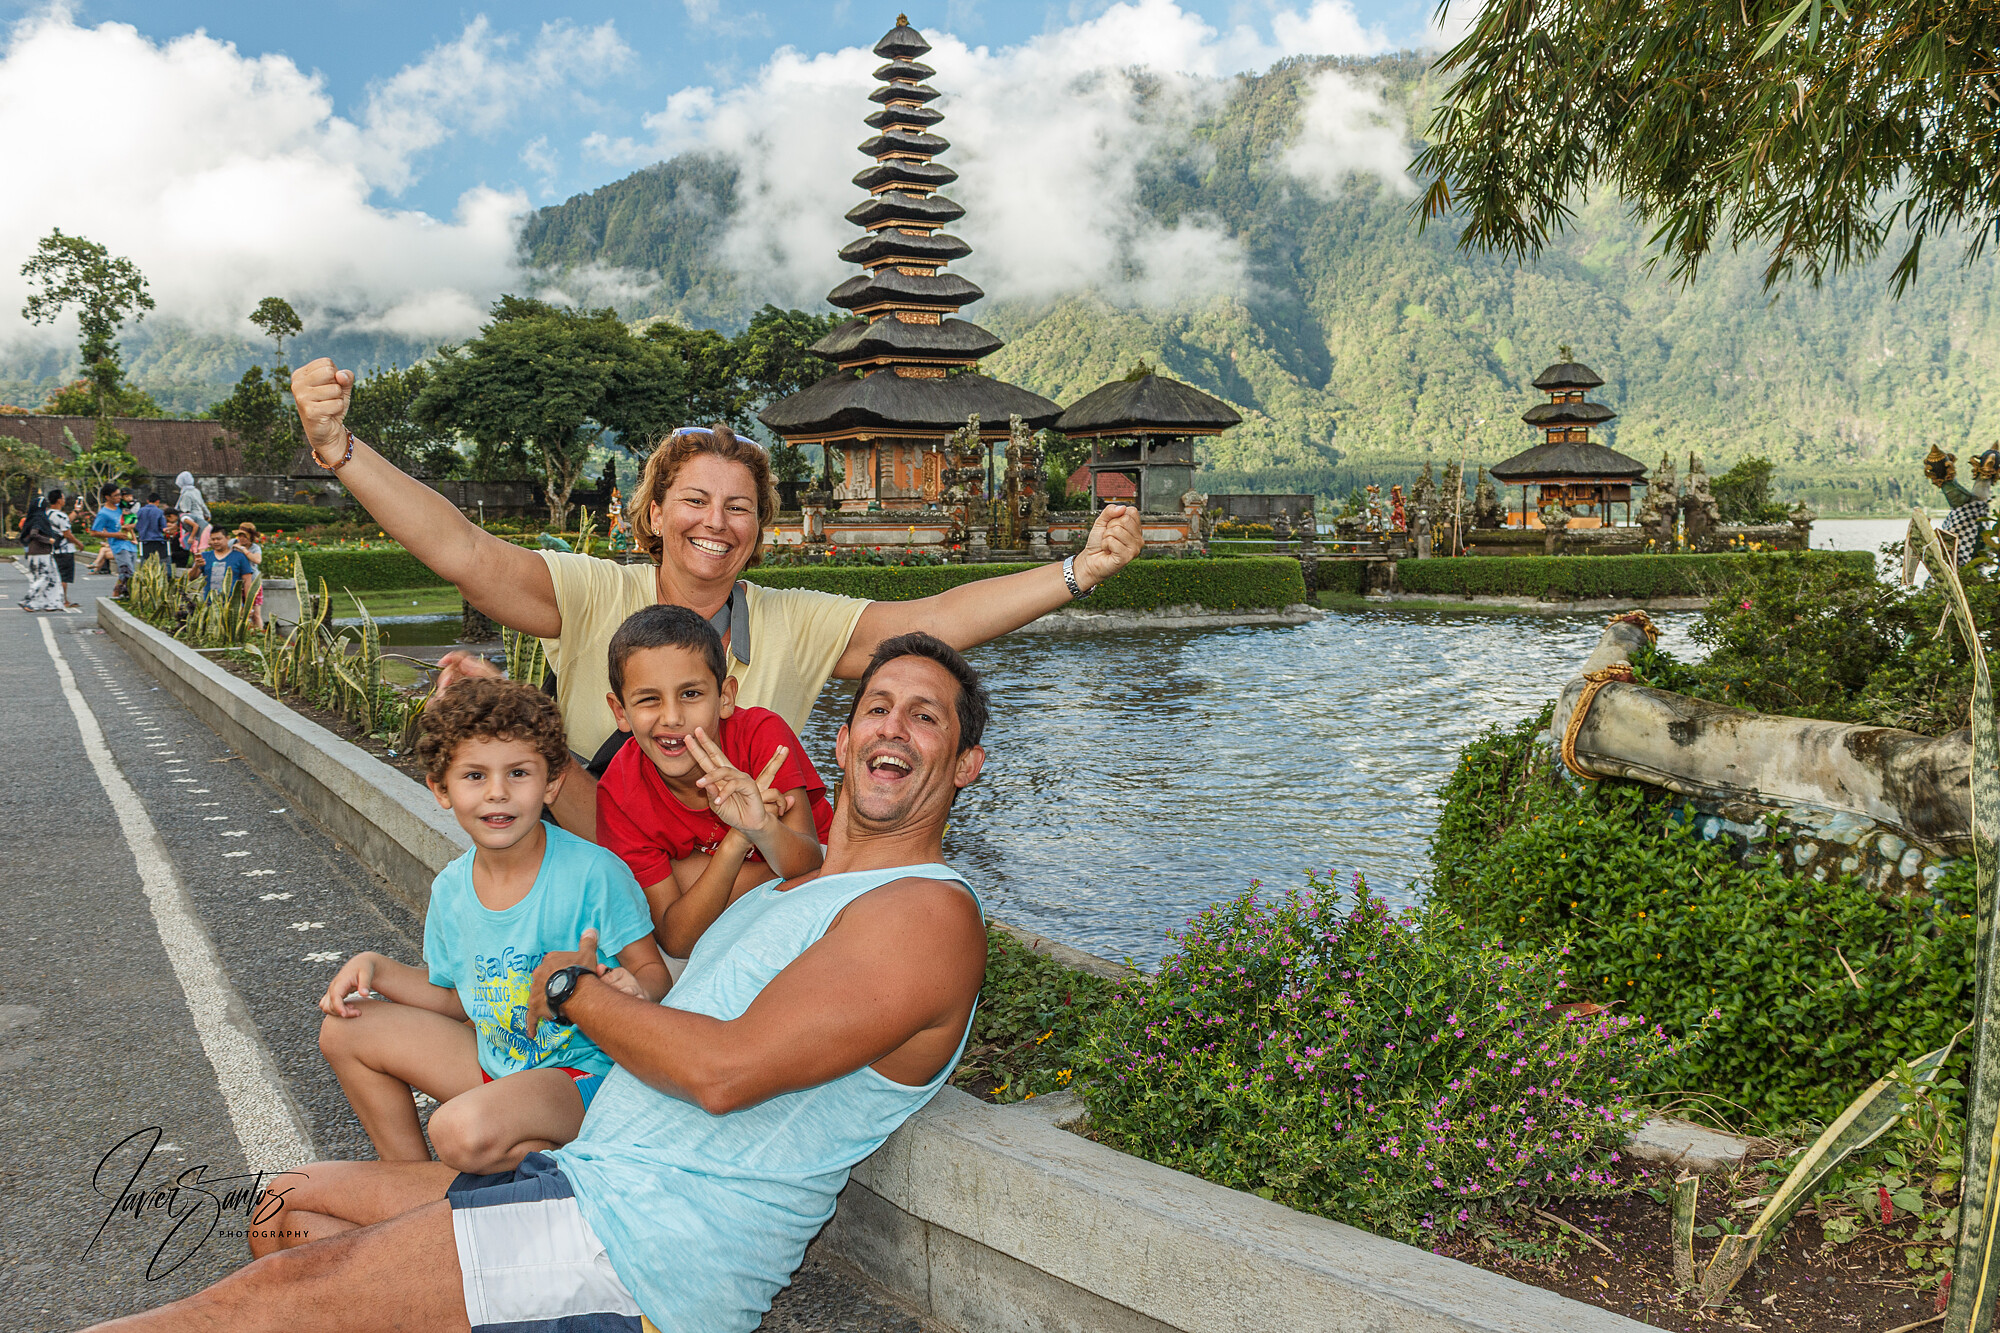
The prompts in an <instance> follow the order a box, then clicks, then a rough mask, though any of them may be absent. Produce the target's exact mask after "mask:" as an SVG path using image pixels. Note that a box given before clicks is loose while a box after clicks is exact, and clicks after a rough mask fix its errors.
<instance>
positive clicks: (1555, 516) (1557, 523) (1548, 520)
mask: <svg viewBox="0 0 2000 1333" xmlns="http://www.w3.org/2000/svg"><path fill="white" fill-rule="evenodd" d="M1539 517H1540V518H1541V520H1542V528H1543V529H1544V530H1545V531H1548V532H1553V533H1554V534H1556V535H1557V536H1558V537H1560V536H1562V534H1563V533H1564V532H1566V531H1568V530H1569V510H1567V509H1564V508H1563V507H1562V506H1561V505H1559V504H1557V503H1555V502H1554V501H1550V502H1549V503H1548V504H1545V505H1543V506H1542V508H1541V512H1540V515H1539Z"/></svg>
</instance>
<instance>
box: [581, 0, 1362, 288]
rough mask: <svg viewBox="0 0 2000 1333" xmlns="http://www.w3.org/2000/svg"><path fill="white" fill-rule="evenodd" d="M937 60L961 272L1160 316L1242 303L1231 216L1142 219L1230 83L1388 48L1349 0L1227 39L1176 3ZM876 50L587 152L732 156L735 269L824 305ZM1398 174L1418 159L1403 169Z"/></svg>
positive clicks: (684, 110)
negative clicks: (1198, 304) (1282, 67)
mask: <svg viewBox="0 0 2000 1333" xmlns="http://www.w3.org/2000/svg"><path fill="white" fill-rule="evenodd" d="M925 36H926V37H927V38H928V39H929V40H930V42H931V43H932V46H933V50H932V51H931V52H930V54H929V55H927V56H925V57H924V61H925V63H927V64H930V65H932V66H933V67H935V68H936V69H937V70H938V74H937V77H936V78H935V80H933V82H934V84H935V86H936V87H937V88H938V89H939V91H940V92H941V93H943V94H944V95H943V96H942V97H941V98H940V99H939V101H938V102H937V103H935V105H936V106H937V107H938V109H939V110H941V111H942V112H943V113H944V116H945V119H944V123H943V124H942V125H941V126H939V131H938V132H939V133H941V134H943V135H944V136H945V137H946V138H948V139H949V140H951V142H952V145H953V147H952V149H951V151H950V152H949V153H947V154H945V155H944V157H943V158H942V159H941V160H942V161H943V162H945V163H947V164H949V165H950V166H952V167H953V168H954V169H956V170H957V171H958V172H959V173H960V177H961V179H960V180H959V181H958V182H957V184H955V185H953V186H952V187H951V188H950V189H949V190H948V191H947V193H948V194H949V195H950V196H951V197H952V198H954V199H957V200H958V201H959V202H960V203H962V204H964V205H965V207H966V209H967V216H966V218H965V219H964V221H962V222H960V223H958V224H955V225H954V226H953V227H952V230H953V231H954V232H956V233H957V234H959V235H962V236H964V237H965V239H966V240H967V241H968V242H970V243H971V245H972V247H973V251H974V253H973V255H972V257H971V258H970V259H969V260H967V261H966V262H965V263H963V264H961V265H957V266H955V269H956V270H962V271H963V272H964V274H965V276H967V277H969V278H971V279H972V280H973V281H975V282H978V283H979V284H980V285H981V286H983V287H985V288H986V289H987V290H988V291H990V292H993V293H994V294H995V295H996V296H1003V297H1007V298H1035V297H1044V296H1051V295H1055V294H1058V293H1064V292H1073V291H1081V290H1085V289H1094V290H1096V291H1098V292H1099V293H1100V294H1102V295H1104V296H1106V297H1108V298H1109V299H1112V300H1115V301H1133V302H1142V303H1145V304H1149V305H1163V304H1172V303H1173V302H1175V301H1179V300H1185V299H1189V298H1194V297H1200V296H1205V295H1209V294H1211V293H1214V292H1217V291H1228V290H1240V289H1242V288H1243V287H1244V286H1245V285H1246V284H1247V279H1246V276H1245V271H1244V258H1243V254H1242V251H1241V248H1240V247H1239V246H1238V245H1237V244H1236V243H1235V242H1234V241H1233V240H1231V239H1230V238H1229V237H1228V236H1227V234H1226V233H1225V231H1224V229H1223V228H1222V227H1221V226H1220V224H1219V223H1218V222H1216V221H1215V220H1213V219H1206V218H1183V219H1181V220H1179V221H1178V222H1177V223H1176V224H1174V225H1172V226H1163V225H1161V224H1160V223H1158V222H1155V221H1153V220H1152V219H1151V218H1149V217H1148V216H1146V215H1145V213H1144V211H1143V209H1142V208H1141V206H1140V185H1141V182H1140V167H1141V165H1142V164H1143V163H1144V162H1145V161H1146V160H1147V159H1148V158H1149V157H1151V156H1153V155H1154V154H1155V153H1157V152H1159V151H1160V150H1162V149H1168V148H1183V147H1185V146H1186V145H1187V143H1188V142H1189V138H1190V130H1191V129H1192V127H1193V125H1194V124H1195V122H1196V121H1198V120H1199V119H1200V118H1201V117H1202V116H1203V115H1205V114H1207V113H1209V112H1211V111H1213V110H1214V109H1216V108H1217V107H1219V106H1220V104H1221V101H1222V99H1223V98H1225V97H1226V96H1227V95H1228V93H1229V89H1230V84H1229V81H1228V80H1229V78H1230V76H1232V75H1234V74H1237V73H1240V72H1243V71H1246V70H1255V69H1262V68H1265V67H1267V66H1268V65H1270V64H1271V63H1272V62H1273V61H1275V60H1278V59H1280V58H1282V57H1285V56H1290V55H1365V54H1373V53H1376V52H1379V51H1382V50H1385V49H1387V47H1388V41H1387V39H1386V38H1385V37H1384V36H1383V35H1382V34H1381V32H1380V31H1379V30H1375V29H1366V28H1363V27H1362V25H1361V23H1360V22H1359V20H1358V19H1357V18H1356V17H1355V15H1354V11H1353V9H1352V7H1351V6H1350V5H1349V4H1348V3H1346V0H1317V2H1316V3H1313V4H1311V5H1310V6H1309V7H1307V8H1304V9H1282V10H1278V11H1276V12H1275V13H1274V14H1273V15H1272V17H1271V19H1270V24H1269V34H1268V36H1266V35H1263V34H1260V33H1259V32H1258V31H1257V30H1256V29H1254V28H1252V27H1251V26H1248V25H1239V26H1236V27H1234V28H1231V29H1229V30H1228V31H1226V32H1225V31H1221V30H1218V29H1216V28H1214V27H1211V26H1210V25H1209V24H1208V23H1207V22H1205V21H1204V20H1203V19H1202V18H1201V17H1200V15H1198V14H1193V13H1190V12H1188V11H1186V10H1183V9H1181V8H1180V7H1179V6H1178V5H1177V4H1176V3H1174V0H1124V2H1123V3H1118V4H1114V5H1112V6H1110V7H1109V8H1107V9H1105V10H1104V11H1103V12H1102V13H1099V14H1097V15H1096V16H1095V17H1092V18H1088V19H1084V20H1081V21H1079V22H1076V23H1073V24H1071V25H1070V26H1069V27H1067V28H1064V29H1061V30H1059V31H1055V32H1050V33H1047V34H1044V35H1043V36H1040V37H1037V38H1035V39H1033V40H1031V41H1028V42H1025V43H1023V44H1021V45H1019V46H1014V47H1004V48H1000V49H997V50H996V49H992V48H988V47H984V46H978V47H973V46H968V45H967V44H966V43H965V42H963V41H961V40H960V39H959V38H957V37H955V36H953V35H951V34H950V33H948V32H943V31H928V32H926V33H925ZM879 63H880V61H879V59H878V58H877V57H876V56H874V55H873V54H872V53H870V52H869V51H867V50H864V49H861V48H858V47H850V48H848V49H846V50H842V51H837V52H830V53H824V54H819V55H805V54H801V53H800V52H798V51H794V50H791V49H789V48H786V49H782V50H780V51H778V52H777V53H776V54H775V55H774V56H772V58H771V60H770V61H769V62H768V63H767V64H766V65H765V66H764V68H763V69H762V70H760V71H759V72H758V73H757V75H756V76H755V77H754V78H752V79H750V80H748V81H747V82H746V83H745V84H744V85H743V86H741V87H737V88H729V89H716V88H712V87H695V88H687V89H683V90H681V91H680V92H677V93H675V94H673V95H672V96H671V97H670V98H669V99H668V101H667V104H666V106H665V107H664V108H662V109H661V110H660V111H658V112H655V113H654V114H653V115H651V116H649V117H647V118H646V120H645V122H644V123H645V127H646V130H647V131H648V137H646V138H641V139H631V138H619V139H613V138H610V137H608V136H604V135H595V136H592V137H591V138H590V139H589V140H587V141H586V142H585V144H584V148H585V151H586V152H587V153H589V154H591V155H593V156H596V157H598V158H600V159H602V160H604V161H606V162H608V163H613V164H617V165H621V166H636V165H639V164H642V163H646V162H651V161H654V160H657V159H659V158H663V157H671V156H673V155H674V154H675V153H680V152H688V151H703V152H712V153H716V154H718V155H720V156H722V157H725V158H727V159H729V160H730V161H732V162H734V163H735V164H736V165H737V167H738V169H739V171H740V172H741V177H740V180H739V196H738V197H739V203H738V211H737V214H736V216H735V218H734V219H733V224H732V226H731V227H730V228H729V229H728V230H727V231H726V233H725V238H724V240H723V242H722V246H723V258H724V259H725V261H726V262H727V263H728V264H729V265H730V266H731V267H732V268H734V269H735V270H736V271H738V272H739V273H741V274H742V275H744V276H745V277H746V278H747V279H749V280H750V282H751V283H752V285H753V286H755V287H756V288H758V289H759V290H758V295H759V297H760V299H761V298H762V297H764V296H769V297H771V298H772V299H780V300H784V301H788V302H794V303H810V302H815V301H817V300H818V299H819V298H821V297H822V296H824V294H825V293H826V291H827V289H828V288H830V287H832V286H833V285H834V284H835V283H836V282H838V281H840V280H841V279H842V278H844V277H846V276H848V275H849V274H851V273H852V272H853V269H852V268H851V267H850V266H846V265H843V264H841V263H840V262H839V260H838V259H836V258H835V257H834V255H835V251H837V250H838V249H839V248H840V247H841V246H842V245H843V244H845V243H846V242H848V241H850V240H852V239H853V238H854V237H855V235H856V234H857V233H856V232H855V230H854V228H853V226H852V225H851V224H849V223H847V222H846V221H844V220H843V218H842V214H844V213H845V212H846V211H847V210H848V209H849V208H850V207H852V206H853V205H854V204H856V203H858V202H859V201H860V199H861V195H860V192H859V191H858V190H856V188H855V187H854V186H853V185H852V184H851V183H850V181H849V178H850V177H851V176H852V175H853V174H854V173H855V172H856V171H858V170H860V169H861V168H862V167H863V166H865V165H866V164H867V160H866V159H865V158H863V157H861V155H860V154H858V153H856V152H855V151H854V149H855V146H856V145H857V144H858V143H859V142H860V141H861V140H862V139H863V138H865V137H866V136H867V134H868V130H867V129H866V127H865V126H863V125H862V124H861V117H862V115H863V114H864V113H865V112H867V111H868V110H871V109H872V108H871V106H870V104H869V103H868V101H867V94H868V92H869V91H870V90H871V89H872V88H873V87H874V86H875V85H874V80H873V79H872V78H871V77H870V73H871V71H873V70H874V68H875V67H876V65H878V64H879ZM1390 169H1391V170H1392V171H1393V172H1395V173H1396V174H1397V175H1400V173H1401V169H1402V163H1401V162H1400V161H1399V162H1397V163H1395V164H1394V165H1393V166H1392V167H1391V168H1390Z"/></svg>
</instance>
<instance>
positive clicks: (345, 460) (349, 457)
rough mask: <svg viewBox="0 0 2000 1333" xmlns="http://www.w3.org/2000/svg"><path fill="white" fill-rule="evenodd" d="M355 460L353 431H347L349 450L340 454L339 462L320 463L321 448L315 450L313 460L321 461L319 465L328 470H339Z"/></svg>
mask: <svg viewBox="0 0 2000 1333" xmlns="http://www.w3.org/2000/svg"><path fill="white" fill-rule="evenodd" d="M353 461H354V432H353V431H349V432H347V452H346V453H344V454H342V455H341V456H340V461H339V462H338V463H320V458H319V450H317V449H315V450H313V462H315V463H319V465H320V466H321V467H323V468H325V469H326V470H327V471H328V472H338V471H340V470H341V469H342V468H344V467H346V466H347V465H348V464H349V463H351V462H353Z"/></svg>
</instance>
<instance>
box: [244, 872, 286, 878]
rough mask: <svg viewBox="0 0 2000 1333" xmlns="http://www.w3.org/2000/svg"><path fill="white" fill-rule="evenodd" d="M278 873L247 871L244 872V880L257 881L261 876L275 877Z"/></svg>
mask: <svg viewBox="0 0 2000 1333" xmlns="http://www.w3.org/2000/svg"><path fill="white" fill-rule="evenodd" d="M277 873H278V872H277V871H275V870H246V871H244V872H243V878H245V879H255V878H257V877H258V876H259V875H275V874H277Z"/></svg>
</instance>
